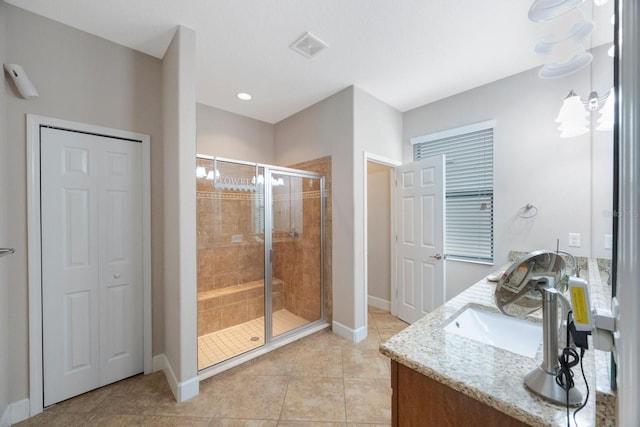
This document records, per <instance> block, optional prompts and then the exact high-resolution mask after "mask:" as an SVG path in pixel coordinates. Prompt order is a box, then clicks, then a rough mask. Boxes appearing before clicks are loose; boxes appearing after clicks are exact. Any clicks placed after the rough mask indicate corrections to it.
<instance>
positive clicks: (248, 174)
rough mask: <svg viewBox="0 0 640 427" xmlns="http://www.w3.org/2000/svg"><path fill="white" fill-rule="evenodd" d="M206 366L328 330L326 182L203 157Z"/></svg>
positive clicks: (200, 213)
mask: <svg viewBox="0 0 640 427" xmlns="http://www.w3.org/2000/svg"><path fill="white" fill-rule="evenodd" d="M196 185H197V192H196V203H197V207H196V212H197V218H196V226H197V258H198V370H200V371H203V370H206V372H207V373H209V372H213V371H218V370H220V369H221V367H222V368H224V366H226V365H227V363H226V362H227V361H237V360H238V358H239V357H241V356H247V355H250V354H252V353H255V352H258V351H263V352H264V351H268V350H269V349H271V348H273V346H274V345H277V344H278V343H281V342H284V340H287V339H292V338H293V337H295V336H296V334H297V333H298V332H300V331H309V330H311V329H310V328H314V327H318V326H322V327H324V325H325V321H324V319H325V316H324V298H323V295H324V292H323V283H324V277H323V271H324V269H323V265H324V259H323V248H324V241H323V240H324V239H323V238H322V236H323V235H324V206H325V201H324V197H325V196H324V177H323V176H321V175H319V174H316V173H313V172H306V171H301V170H294V169H286V168H280V167H276V166H270V165H262V164H255V163H247V162H241V161H236V160H230V159H222V158H215V157H208V156H203V155H199V156H198V157H197V159H196Z"/></svg>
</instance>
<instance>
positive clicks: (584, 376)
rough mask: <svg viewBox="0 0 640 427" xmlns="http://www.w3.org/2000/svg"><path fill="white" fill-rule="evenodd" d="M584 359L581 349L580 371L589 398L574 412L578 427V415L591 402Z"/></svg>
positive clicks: (574, 420) (575, 422)
mask: <svg viewBox="0 0 640 427" xmlns="http://www.w3.org/2000/svg"><path fill="white" fill-rule="evenodd" d="M583 359H584V348H581V349H580V370H581V371H582V378H583V379H584V385H585V386H586V387H587V397H585V398H584V402H583V403H582V405H581V406H580V407H579V408H578V409H576V410H575V411H573V422H574V424H575V425H576V427H578V421H576V414H577V413H578V412H579V411H581V410H582V409H583V408H584V407H585V406H587V402H588V401H589V383H587V376H586V375H585V374H584V365H583V364H582V361H583Z"/></svg>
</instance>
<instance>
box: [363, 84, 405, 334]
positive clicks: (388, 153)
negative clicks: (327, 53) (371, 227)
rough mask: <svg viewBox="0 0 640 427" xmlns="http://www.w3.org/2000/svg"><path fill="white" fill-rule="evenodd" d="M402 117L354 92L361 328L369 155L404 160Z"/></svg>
mask: <svg viewBox="0 0 640 427" xmlns="http://www.w3.org/2000/svg"><path fill="white" fill-rule="evenodd" d="M402 121H403V117H402V113H400V112H399V111H398V110H396V109H394V108H392V107H390V106H389V105H387V104H385V103H384V102H382V101H380V100H379V99H377V98H375V97H373V96H371V95H369V94H368V93H366V92H364V91H362V90H361V89H358V88H354V137H353V151H354V158H353V163H352V166H351V167H352V168H353V174H352V175H353V188H354V190H353V193H354V204H353V217H354V236H353V238H354V253H355V254H358V256H355V265H354V269H355V278H354V287H355V289H354V292H355V295H356V298H355V306H354V307H353V309H354V311H355V316H356V319H357V322H358V325H357V328H358V329H359V328H364V326H365V325H366V324H367V323H366V321H367V298H368V296H367V290H366V284H365V283H364V277H365V271H364V268H365V262H364V256H363V255H360V254H364V253H366V251H365V249H366V248H365V247H364V235H365V233H366V232H367V230H365V229H364V215H365V214H366V212H365V211H364V198H365V197H366V194H365V192H364V180H365V179H366V177H367V171H366V168H365V164H364V156H365V153H367V154H368V155H376V156H380V157H383V158H385V159H387V160H389V161H396V162H400V161H401V160H402Z"/></svg>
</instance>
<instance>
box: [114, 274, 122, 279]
mask: <svg viewBox="0 0 640 427" xmlns="http://www.w3.org/2000/svg"><path fill="white" fill-rule="evenodd" d="M120 276H121V274H120V273H113V278H114V279H119V278H120Z"/></svg>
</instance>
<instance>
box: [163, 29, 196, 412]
mask: <svg viewBox="0 0 640 427" xmlns="http://www.w3.org/2000/svg"><path fill="white" fill-rule="evenodd" d="M195 49H196V40H195V33H194V32H193V31H192V30H190V29H188V28H185V27H178V30H177V31H176V34H175V36H174V37H173V40H172V41H171V44H170V45H169V47H168V49H167V52H166V53H165V56H164V58H163V61H162V94H163V100H162V105H163V112H162V118H163V135H164V175H163V178H164V179H163V189H164V254H165V259H164V296H165V299H164V326H165V339H164V347H165V348H164V353H165V356H166V359H167V362H168V363H169V367H170V368H171V369H172V371H173V372H172V373H173V374H174V375H175V378H171V376H169V384H170V385H171V386H172V391H173V393H174V395H175V397H176V399H177V400H178V401H183V400H186V399H189V398H190V397H192V396H193V395H195V394H197V393H198V380H197V374H198V362H197V288H196V286H197V274H196V224H195V217H196V208H195V200H196V176H195V170H196V95H195V71H196V67H195ZM174 381H177V384H176V383H174Z"/></svg>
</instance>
